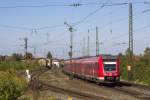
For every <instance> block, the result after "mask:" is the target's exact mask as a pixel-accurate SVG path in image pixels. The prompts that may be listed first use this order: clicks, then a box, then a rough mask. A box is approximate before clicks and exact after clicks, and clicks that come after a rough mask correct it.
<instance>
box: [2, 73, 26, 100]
mask: <svg viewBox="0 0 150 100" xmlns="http://www.w3.org/2000/svg"><path fill="white" fill-rule="evenodd" d="M26 86H27V85H26V81H25V80H24V79H23V78H22V77H19V76H17V75H16V74H15V72H14V71H7V72H3V71H0V100H16V99H17V98H18V97H20V96H21V95H22V93H23V91H24V90H25V88H26Z"/></svg>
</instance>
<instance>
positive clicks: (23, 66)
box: [0, 61, 39, 71]
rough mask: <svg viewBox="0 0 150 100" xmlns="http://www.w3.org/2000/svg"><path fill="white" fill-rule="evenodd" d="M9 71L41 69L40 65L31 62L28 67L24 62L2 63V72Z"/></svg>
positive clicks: (0, 66) (0, 67) (0, 65)
mask: <svg viewBox="0 0 150 100" xmlns="http://www.w3.org/2000/svg"><path fill="white" fill-rule="evenodd" d="M9 69H13V70H17V71H19V70H25V69H29V70H34V69H39V65H38V63H37V62H30V63H29V64H28V65H27V66H26V64H25V63H24V62H21V61H0V70H2V71H7V70H9Z"/></svg>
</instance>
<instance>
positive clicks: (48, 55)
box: [47, 51, 52, 59]
mask: <svg viewBox="0 0 150 100" xmlns="http://www.w3.org/2000/svg"><path fill="white" fill-rule="evenodd" d="M47 58H49V59H52V54H51V52H50V51H49V52H48V53H47Z"/></svg>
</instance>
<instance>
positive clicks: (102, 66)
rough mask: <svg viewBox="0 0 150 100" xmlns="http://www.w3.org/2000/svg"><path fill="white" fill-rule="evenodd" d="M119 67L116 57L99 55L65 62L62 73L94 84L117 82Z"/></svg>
mask: <svg viewBox="0 0 150 100" xmlns="http://www.w3.org/2000/svg"><path fill="white" fill-rule="evenodd" d="M119 67H120V63H119V58H118V57H117V56H112V55H100V56H96V57H83V58H75V59H72V60H71V61H70V60H66V61H65V67H64V71H65V73H67V74H69V75H70V76H73V77H78V78H82V79H86V80H91V81H94V82H99V83H100V82H118V81H119V80H120V70H119Z"/></svg>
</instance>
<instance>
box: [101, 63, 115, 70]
mask: <svg viewBox="0 0 150 100" xmlns="http://www.w3.org/2000/svg"><path fill="white" fill-rule="evenodd" d="M104 70H105V71H115V70H116V64H104Z"/></svg>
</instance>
